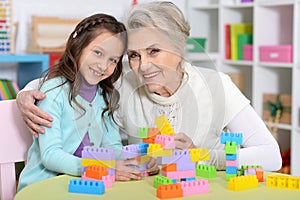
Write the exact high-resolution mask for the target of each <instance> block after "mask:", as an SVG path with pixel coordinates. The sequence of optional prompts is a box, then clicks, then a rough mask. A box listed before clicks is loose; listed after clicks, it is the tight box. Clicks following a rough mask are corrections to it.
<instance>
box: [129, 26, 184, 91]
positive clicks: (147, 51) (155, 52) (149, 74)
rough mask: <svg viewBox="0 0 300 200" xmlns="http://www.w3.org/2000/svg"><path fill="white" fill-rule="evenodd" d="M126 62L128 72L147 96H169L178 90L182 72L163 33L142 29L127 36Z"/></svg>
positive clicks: (179, 58)
mask: <svg viewBox="0 0 300 200" xmlns="http://www.w3.org/2000/svg"><path fill="white" fill-rule="evenodd" d="M128 37H129V38H128V39H129V42H128V53H127V54H128V59H129V64H130V67H131V69H132V70H133V71H134V72H135V74H136V75H137V76H138V78H139V80H140V82H141V83H142V84H144V85H145V86H146V89H147V90H148V91H149V92H151V93H156V94H159V95H161V96H170V95H172V94H174V92H175V91H176V90H177V88H178V87H179V85H180V83H181V80H182V77H183V71H182V69H181V66H180V63H181V60H182V58H181V56H180V55H179V53H177V52H175V49H174V47H173V45H172V43H171V42H176V41H170V40H169V38H168V37H167V36H166V34H165V33H163V32H161V31H159V30H155V29H153V28H143V29H139V30H134V31H129V33H128Z"/></svg>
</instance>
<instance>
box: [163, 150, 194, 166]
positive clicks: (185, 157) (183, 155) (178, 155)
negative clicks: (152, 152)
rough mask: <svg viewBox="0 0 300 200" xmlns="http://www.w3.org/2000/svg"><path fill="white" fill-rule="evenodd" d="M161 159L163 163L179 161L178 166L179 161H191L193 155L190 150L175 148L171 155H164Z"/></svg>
mask: <svg viewBox="0 0 300 200" xmlns="http://www.w3.org/2000/svg"><path fill="white" fill-rule="evenodd" d="M160 160H161V164H171V163H177V167H178V164H179V162H182V163H188V162H191V155H190V153H189V152H188V150H179V149H174V150H173V153H172V155H171V156H167V157H162V158H161V159H160Z"/></svg>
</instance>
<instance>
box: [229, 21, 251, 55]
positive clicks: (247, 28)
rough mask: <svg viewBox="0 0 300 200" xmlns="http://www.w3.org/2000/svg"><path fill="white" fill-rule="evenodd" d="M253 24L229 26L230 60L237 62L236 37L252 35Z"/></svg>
mask: <svg viewBox="0 0 300 200" xmlns="http://www.w3.org/2000/svg"><path fill="white" fill-rule="evenodd" d="M252 32H253V24H250V23H240V24H230V54H231V59H232V60H238V35H239V34H252Z"/></svg>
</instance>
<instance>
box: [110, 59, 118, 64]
mask: <svg viewBox="0 0 300 200" xmlns="http://www.w3.org/2000/svg"><path fill="white" fill-rule="evenodd" d="M109 60H110V61H111V62H112V63H114V64H116V63H117V62H118V60H117V59H114V58H110V59H109Z"/></svg>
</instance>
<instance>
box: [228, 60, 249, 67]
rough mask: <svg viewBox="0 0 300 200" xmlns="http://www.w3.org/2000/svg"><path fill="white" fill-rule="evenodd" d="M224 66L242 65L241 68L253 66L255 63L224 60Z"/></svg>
mask: <svg viewBox="0 0 300 200" xmlns="http://www.w3.org/2000/svg"><path fill="white" fill-rule="evenodd" d="M223 63H224V64H229V65H240V66H250V67H251V66H252V65H253V62H252V61H244V60H223Z"/></svg>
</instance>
